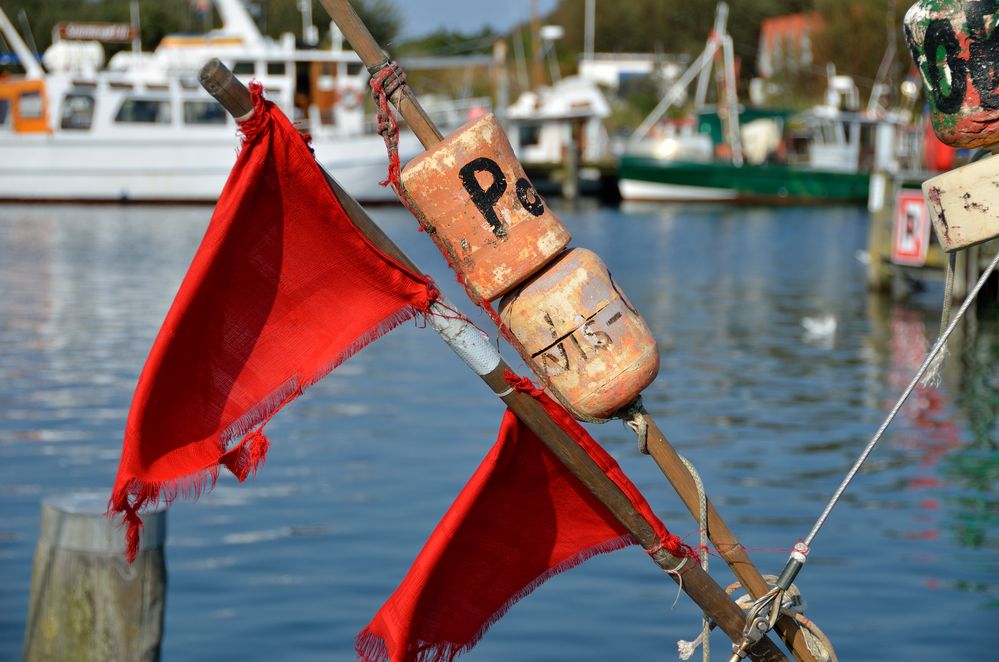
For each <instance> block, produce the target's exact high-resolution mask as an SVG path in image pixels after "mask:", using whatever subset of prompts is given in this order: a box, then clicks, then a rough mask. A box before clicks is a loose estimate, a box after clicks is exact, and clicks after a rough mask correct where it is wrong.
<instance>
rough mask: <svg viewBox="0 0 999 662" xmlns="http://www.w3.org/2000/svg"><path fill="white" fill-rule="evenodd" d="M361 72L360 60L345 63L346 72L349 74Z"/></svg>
mask: <svg viewBox="0 0 999 662" xmlns="http://www.w3.org/2000/svg"><path fill="white" fill-rule="evenodd" d="M359 73H361V63H360V62H348V63H347V74H348V75H350V76H356V75H357V74H359Z"/></svg>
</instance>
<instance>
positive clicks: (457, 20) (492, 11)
mask: <svg viewBox="0 0 999 662" xmlns="http://www.w3.org/2000/svg"><path fill="white" fill-rule="evenodd" d="M556 1H557V0H539V2H538V7H539V9H540V11H541V13H542V14H544V13H545V12H547V11H550V10H551V9H553V8H554V7H555V5H556ZM395 5H396V7H398V8H399V13H400V14H401V15H402V18H403V21H404V23H405V26H404V28H403V36H405V37H417V36H421V35H424V34H427V33H428V32H433V31H434V30H436V29H438V28H440V27H445V28H447V29H449V30H459V31H463V32H468V31H472V30H478V29H479V28H481V27H482V26H483V25H491V26H492V27H493V28H494V29H495V30H497V31H502V30H506V29H507V28H509V27H511V26H512V25H514V24H516V23H519V22H520V21H523V20H526V19H528V18H529V17H530V15H531V1H530V0H491V1H489V2H486V1H484V0H395Z"/></svg>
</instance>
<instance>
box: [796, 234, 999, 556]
mask: <svg viewBox="0 0 999 662" xmlns="http://www.w3.org/2000/svg"><path fill="white" fill-rule="evenodd" d="M997 263H999V253H996V256H995V257H994V258H993V259H992V262H990V263H989V266H987V267H986V268H985V271H984V272H983V273H982V276H981V278H979V279H978V282H977V283H975V287H974V288H972V290H971V292H969V293H968V296H966V297H965V298H964V303H962V304H961V307H960V308H959V309H958V311H957V314H956V315H954V319H952V320H951V321H950V324H948V325H947V329H946V330H945V331H944V332H943V333H942V334H940V337H939V338H937V341H936V343H935V344H934V345H933V347H932V348H930V351H929V353H928V354H927V355H926V358H925V359H924V360H923V363H922V365H920V366H919V369H918V370H916V374H915V375H914V376H913V378H912V381H911V382H909V385H908V386H907V387H906V388H905V391H903V392H902V395H901V396H899V398H898V402H896V403H895V406H894V407H892V409H891V411H890V412H888V416H887V417H886V418H885V420H884V422H883V423H882V424H881V427H879V428H878V430H877V432H875V433H874V436H873V437H872V438H871V440H870V441H869V442H868V443H867V446H865V447H864V450H863V451H861V453H860V457H858V458H857V460H856V462H854V463H853V466H852V467H851V468H850V471H848V472H847V474H846V477H845V478H844V479H843V482H842V483H840V485H839V487H838V488H836V491H835V492H834V493H833V495H832V498H831V499H829V503H828V504H826V507H825V509H824V510H823V511H822V514H821V515H819V519H818V520H817V521H816V522H815V524H814V526H812V530H811V531H809V532H808V535H807V536H805V539H804V541H803V542H804V543H805V544H806V545H808V546H809V547H811V545H812V541H814V540H815V536H816V535H818V533H819V530H820V529H821V528H822V525H823V524H825V523H826V520H827V519H829V514H830V513H832V511H833V509H834V508H835V507H836V504H837V503H839V500H840V499H841V498H842V497H843V493H844V492H846V488H847V487H848V486H849V485H850V482H851V481H853V478H854V476H856V475H857V473H858V472H859V471H860V468H861V467H862V466H864V462H866V461H867V458H868V457H869V456H870V454H871V452H873V451H874V447H875V446H877V445H878V442H879V441H881V437H882V436H883V435H884V433H885V430H887V429H888V426H889V425H891V422H892V421H893V420H895V417H896V416H897V415H898V412H899V411H900V410H901V409H902V405H904V404H905V401H906V400H908V399H909V396H910V395H911V394H912V391H913V390H914V389H915V388H916V385H917V384H918V383H919V380H920V379H922V378H923V375H924V374H926V370H927V368H929V366H930V363H932V362H933V359H934V358H935V357H936V355H937V353H939V352H940V350H941V349H942V348H943V346H944V344H946V342H947V338H949V337H950V334H952V333H953V332H954V329H955V328H956V327H957V324H958V322H960V321H961V318H962V317H964V314H965V313H966V312H968V308H969V307H970V306H971V304H972V302H973V301H974V300H975V297H977V296H978V293H979V292H980V291H981V289H982V286H983V285H985V282H986V281H987V280H988V279H989V276H991V275H992V272H993V271H994V270H995V268H996V264H997Z"/></svg>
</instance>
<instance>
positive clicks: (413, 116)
mask: <svg viewBox="0 0 999 662" xmlns="http://www.w3.org/2000/svg"><path fill="white" fill-rule="evenodd" d="M320 2H321V3H322V5H323V7H324V8H325V9H326V11H327V12H329V15H330V17H331V18H332V19H333V22H334V23H336V24H337V25H338V26H340V30H341V31H342V32H343V34H344V36H345V37H346V38H347V40H348V41H349V42H350V44H351V46H352V47H353V48H354V51H355V52H356V53H357V54H358V55H359V56H360V58H361V61H362V62H364V64H365V66H366V67H367V68H368V71H369V72H371V73H372V74H374V73H376V72H378V71H380V70H381V69H382V68H383V67H385V66H386V65H387V64H388V62H389V58H388V56H387V55H386V54H385V52H384V51H383V50H382V49H381V47H380V46H379V45H378V43H377V42H376V41H375V39H374V37H372V36H371V33H370V32H369V31H368V28H367V27H366V26H365V25H364V23H363V21H361V19H360V18H359V17H358V15H357V12H355V11H354V8H353V7H352V6H351V5H350V2H349V1H348V0H320ZM725 11H726V12H727V10H725ZM726 18H727V13H724V14H722V13H720V14H719V18H718V19H717V21H716V22H717V23H719V24H720V25H722V26H724V21H725V20H726ZM390 101H392V102H393V103H394V104H395V106H396V108H398V110H399V113H400V114H401V115H402V116H403V118H405V120H406V122H407V123H408V124H409V127H410V129H412V130H413V132H414V133H415V134H416V136H417V137H418V138H419V139H420V142H421V143H423V146H424V147H426V148H428V149H429V148H431V147H433V146H434V145H436V144H437V143H439V142H440V141H441V139H442V137H441V134H440V132H439V131H438V130H437V127H435V126H434V125H433V122H431V120H430V118H429V117H428V116H427V114H426V113H425V112H423V109H422V107H421V106H420V104H419V101H418V100H417V98H416V95H415V94H414V93H413V92H412V90H411V89H410V88H409V86H408V85H405V84H403V85H400V86H399V89H397V90H396V91H395V92H393V94H392V96H391V98H390ZM647 418H649V417H647ZM649 420H651V418H649ZM653 428H654V429H655V430H656V431H657V432H658V427H656V426H655V425H652V426H650V429H653ZM649 449H650V451H653V450H654V449H655V450H657V451H658V454H659V456H660V457H662V458H665V457H667V456H676V451H675V450H674V449H673V448H672V446H670V445H669V442H668V441H667V440H666V438H665V436H663V435H662V433H661V432H659V433H658V434H656V435H653V434H650V435H649ZM657 462H658V460H657ZM659 466H660V468H662V470H663V472H664V473H666V477H667V479H669V481H670V483H672V484H673V485H674V487H675V486H676V484H677V483H685V484H691V485H692V484H693V477H692V476H691V475H690V472H689V471H688V470H687V468H686V467H685V466H683V465H682V463H680V464H679V466H678V467H677V466H676V465H675V464H674V463H672V462H669V463H667V464H666V465H665V466H664V464H662V463H660V464H659ZM686 494H687V495H686V496H685V493H681V494H680V496H681V498H683V499H684V503H685V504H686V506H687V508H688V509H690V511H691V512H692V513H695V515H694V516H695V518H698V515H697V513H698V510H699V508H700V505H699V501H698V499H697V496H696V491H695V493H694V495H693V497H692V498H691V497H690V495H689V493H686ZM712 510H713V508H712ZM714 515H715V516H714V518H713V519H714V521H715V525H716V529H714V530H713V529H712V528H711V527H710V526H709V529H708V537H709V539H710V540H711V542H712V543H713V544H714V545H715V547H716V548H717V549H718V550H719V553H721V552H722V550H732V549H738V550H742V546H741V545H739V543H738V540H737V539H736V538H735V535H734V534H733V533H732V531H731V530H730V529H728V527H727V526H724V522H723V521H722V520H721V517H720V516H718V513H717V512H715V513H714ZM719 530H721V531H723V532H724V533H725V535H722V534H721V533H719ZM716 534H718V536H719V537H718V539H717V540H716V538H715V537H712V536H715V535H716ZM722 556H723V558H724V559H725V561H726V563H728V564H729V566H730V567H731V568H732V571H733V573H734V574H735V575H736V577H738V578H739V580H740V581H741V582H742V583H743V586H744V587H745V588H746V590H747V592H748V593H749V595H750V596H751V597H753V598H754V599H756V598H759V597H762V595H763V594H765V593H766V592H767V590H768V588H764V587H766V582H765V580H764V579H763V575H762V574H761V573H760V571H759V569H757V568H756V566H755V565H753V563H752V561H751V560H750V559H749V556H748V555H746V554H745V553H744V552H742V554H741V556H740V555H738V554H737V555H736V556H738V561H737V562H736V561H733V560H732V559H733V558H734V557H732V555H731V553H729V554H723V555H722ZM736 566H738V569H737V567H736ZM761 588H762V590H760V589H761ZM777 629H778V632H779V634H780V635H781V637H782V638H783V639H784V640H785V641H786V642H788V645H789V646H791V649H792V652H793V653H794V655H795V657H796V658H797V659H798V660H799V662H816V660H815V656H814V655H812V653H811V652H810V651H809V650H808V647H807V646H806V645H805V641H804V635H803V634H802V632H801V629H800V628H799V627H798V625H797V623H795V622H794V620H793V619H790V618H784V619H781V620H780V621H779V623H778V625H777Z"/></svg>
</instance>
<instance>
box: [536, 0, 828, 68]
mask: <svg viewBox="0 0 999 662" xmlns="http://www.w3.org/2000/svg"><path fill="white" fill-rule="evenodd" d="M833 1H834V2H835V1H837V0H833ZM717 4H718V3H717V0H628V1H627V2H608V1H607V0H597V4H596V30H595V35H594V41H595V48H596V50H597V51H598V52H618V53H655V52H659V53H670V54H674V53H687V54H689V55H691V56H696V55H697V54H698V53H700V52H701V51H702V50H703V49H704V43H705V41H706V40H707V37H708V33H709V32H710V31H711V26H712V25H713V24H714V20H715V8H716V6H717ZM813 4H814V0H732V1H731V2H729V19H728V30H729V33H731V35H732V40H733V41H734V43H735V51H736V55H737V56H738V57H740V58H741V59H742V60H743V66H742V68H741V73H742V77H743V78H744V79H748V78H750V77H752V75H753V74H754V73H755V71H754V70H755V63H756V49H757V44H758V43H759V40H760V22H761V21H762V20H763V19H764V18H768V17H771V16H780V15H783V14H790V13H794V12H800V11H810V10H811V8H812V6H813ZM584 11H585V3H584V2H581V1H580V0H560V2H559V4H558V6H557V7H556V8H555V10H554V11H553V12H552V13H551V14H550V15H549V16H547V17H546V18H545V20H546V21H547V22H551V23H556V24H558V25H561V26H563V27H564V28H565V30H566V37H565V39H563V40H562V41H561V42H559V44H558V48H559V50H560V51H563V50H564V51H567V52H570V53H572V54H573V56H575V54H577V53H581V52H582V50H583V22H584V18H585V17H584Z"/></svg>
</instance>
